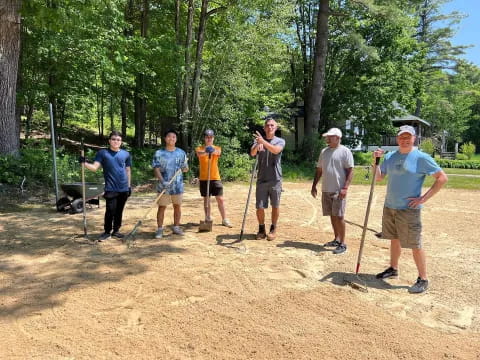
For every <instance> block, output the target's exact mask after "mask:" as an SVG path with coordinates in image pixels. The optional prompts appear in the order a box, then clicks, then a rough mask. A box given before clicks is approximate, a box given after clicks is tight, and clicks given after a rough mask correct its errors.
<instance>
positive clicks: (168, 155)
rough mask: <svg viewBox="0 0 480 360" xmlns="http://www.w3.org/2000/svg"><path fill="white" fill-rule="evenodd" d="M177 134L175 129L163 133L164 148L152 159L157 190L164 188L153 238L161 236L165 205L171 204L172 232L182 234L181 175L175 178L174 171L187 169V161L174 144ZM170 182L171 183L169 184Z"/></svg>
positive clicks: (185, 170)
mask: <svg viewBox="0 0 480 360" xmlns="http://www.w3.org/2000/svg"><path fill="white" fill-rule="evenodd" d="M177 137H178V134H177V132H176V131H175V130H168V131H167V132H166V133H165V149H160V150H157V151H156V152H155V155H154V156H153V161H152V167H153V173H154V175H155V177H156V178H157V179H158V185H157V191H158V192H159V193H160V192H161V191H163V190H165V193H164V195H163V196H162V197H161V198H160V200H159V201H158V211H157V225H158V228H157V231H156V232H155V238H156V239H161V238H162V237H163V219H164V216H165V209H166V208H167V205H168V204H170V203H172V204H173V227H172V231H173V233H174V234H177V235H183V230H182V229H181V228H180V218H181V216H182V197H183V191H184V190H183V189H184V188H183V175H182V173H180V174H179V175H177V177H176V178H175V179H173V181H172V178H173V177H174V175H175V173H176V172H177V171H178V170H179V169H182V172H187V171H188V161H187V155H186V154H185V151H183V150H182V149H179V148H177V147H176V146H175V144H176V143H177ZM170 181H172V182H171V184H169V183H170Z"/></svg>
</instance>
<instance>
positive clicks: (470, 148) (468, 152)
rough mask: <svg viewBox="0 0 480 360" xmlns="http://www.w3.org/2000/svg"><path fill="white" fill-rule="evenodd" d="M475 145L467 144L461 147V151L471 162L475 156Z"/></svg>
mask: <svg viewBox="0 0 480 360" xmlns="http://www.w3.org/2000/svg"><path fill="white" fill-rule="evenodd" d="M475 150H476V148H475V144H473V143H471V142H467V143H465V144H463V145H462V146H461V147H460V151H461V152H462V153H463V154H464V155H465V156H466V157H467V158H468V159H469V160H470V159H471V158H472V156H473V154H475Z"/></svg>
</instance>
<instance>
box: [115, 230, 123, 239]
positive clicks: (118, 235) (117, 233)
mask: <svg viewBox="0 0 480 360" xmlns="http://www.w3.org/2000/svg"><path fill="white" fill-rule="evenodd" d="M112 236H113V237H116V238H117V239H123V238H124V237H125V235H124V234H122V233H121V232H118V231H114V232H113V233H112Z"/></svg>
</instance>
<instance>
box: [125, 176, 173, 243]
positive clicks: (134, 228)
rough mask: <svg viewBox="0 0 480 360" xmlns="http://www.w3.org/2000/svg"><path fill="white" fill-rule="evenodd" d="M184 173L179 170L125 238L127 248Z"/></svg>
mask: <svg viewBox="0 0 480 360" xmlns="http://www.w3.org/2000/svg"><path fill="white" fill-rule="evenodd" d="M181 172H182V169H181V168H180V169H178V170H177V171H176V172H175V174H174V175H173V177H172V178H171V179H170V181H169V182H168V184H167V186H165V188H164V189H163V190H162V191H161V192H160V194H158V196H157V198H156V199H155V201H154V202H153V204H152V205H151V206H150V207H149V208H148V210H147V211H146V212H145V214H144V215H143V216H142V218H141V219H140V220H138V221H137V223H136V224H135V226H134V227H133V229H132V231H130V232H129V233H128V234H127V235H126V236H125V238H124V240H123V242H124V243H126V244H127V248H129V247H130V246H132V241H133V239H134V237H135V234H136V233H137V231H138V228H139V227H140V226H141V225H142V224H143V222H144V221H145V219H146V218H147V216H148V215H149V214H150V211H152V209H153V208H154V206H158V201H159V200H160V198H161V197H162V196H163V194H165V192H166V191H167V189H168V188H169V187H170V185H172V183H173V181H174V180H175V178H176V177H177V176H178V175H179V174H180V173H181Z"/></svg>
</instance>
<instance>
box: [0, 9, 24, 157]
mask: <svg viewBox="0 0 480 360" xmlns="http://www.w3.org/2000/svg"><path fill="white" fill-rule="evenodd" d="M20 6H21V1H20V0H5V1H2V2H1V3H0V154H16V153H17V152H18V150H19V149H20V124H19V123H18V122H17V118H16V116H15V112H16V94H17V93H16V88H17V71H18V59H19V55H20V14H19V11H20Z"/></svg>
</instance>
